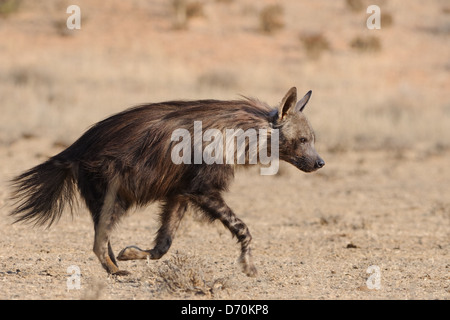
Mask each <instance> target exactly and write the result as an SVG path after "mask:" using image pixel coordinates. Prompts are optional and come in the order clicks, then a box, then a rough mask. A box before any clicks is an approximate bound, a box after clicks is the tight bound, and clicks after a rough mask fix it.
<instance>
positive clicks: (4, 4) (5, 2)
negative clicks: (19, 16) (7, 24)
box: [0, 0, 22, 17]
mask: <svg viewBox="0 0 450 320" xmlns="http://www.w3.org/2000/svg"><path fill="white" fill-rule="evenodd" d="M21 2H22V1H21V0H0V17H7V16H9V15H10V14H12V13H14V12H17V10H18V9H19V6H20V3H21Z"/></svg>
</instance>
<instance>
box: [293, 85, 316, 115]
mask: <svg viewBox="0 0 450 320" xmlns="http://www.w3.org/2000/svg"><path fill="white" fill-rule="evenodd" d="M311 93H312V91H311V90H309V91H308V92H307V93H306V94H305V96H304V97H303V98H302V100H300V101H299V102H297V104H296V105H295V111H299V112H302V111H303V109H304V108H305V106H306V104H307V103H308V101H309V98H311Z"/></svg>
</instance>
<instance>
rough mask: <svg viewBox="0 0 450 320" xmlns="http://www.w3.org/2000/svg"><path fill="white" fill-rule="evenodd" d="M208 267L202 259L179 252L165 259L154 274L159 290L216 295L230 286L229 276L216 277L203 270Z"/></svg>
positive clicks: (182, 293)
mask: <svg viewBox="0 0 450 320" xmlns="http://www.w3.org/2000/svg"><path fill="white" fill-rule="evenodd" d="M206 268H207V266H206V264H205V263H204V261H203V260H202V259H200V258H198V257H196V256H189V255H185V254H180V253H178V252H177V253H175V254H174V255H172V256H171V257H170V258H169V259H168V260H165V261H163V262H162V264H161V265H159V266H158V269H157V270H156V271H155V273H154V275H153V276H156V279H155V284H156V286H157V287H158V291H166V292H169V293H170V294H174V295H184V294H186V293H187V294H194V295H203V296H214V295H215V294H217V293H218V292H220V291H222V290H224V289H226V288H227V287H229V280H228V279H227V278H218V279H214V278H212V276H208V275H207V274H205V273H204V272H203V270H204V269H206Z"/></svg>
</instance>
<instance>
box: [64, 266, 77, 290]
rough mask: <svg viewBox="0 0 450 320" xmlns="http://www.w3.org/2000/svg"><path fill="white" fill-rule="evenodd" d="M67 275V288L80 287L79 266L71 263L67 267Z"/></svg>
mask: <svg viewBox="0 0 450 320" xmlns="http://www.w3.org/2000/svg"><path fill="white" fill-rule="evenodd" d="M67 274H68V275H69V276H68V277H67V281H66V286H67V290H73V289H77V290H79V289H81V269H80V267H79V266H76V265H71V266H69V267H67Z"/></svg>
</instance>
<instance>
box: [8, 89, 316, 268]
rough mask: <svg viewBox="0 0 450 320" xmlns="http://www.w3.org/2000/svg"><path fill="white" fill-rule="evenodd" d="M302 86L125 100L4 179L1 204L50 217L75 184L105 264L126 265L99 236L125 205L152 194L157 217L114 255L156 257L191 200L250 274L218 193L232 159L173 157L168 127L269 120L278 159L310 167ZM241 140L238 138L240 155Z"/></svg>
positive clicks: (238, 228) (261, 124) (42, 221)
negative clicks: (140, 242) (276, 91)
mask: <svg viewBox="0 0 450 320" xmlns="http://www.w3.org/2000/svg"><path fill="white" fill-rule="evenodd" d="M310 95H311V92H308V94H307V95H305V97H304V98H303V99H302V100H301V101H299V102H298V103H296V100H297V94H296V89H295V88H292V89H290V90H289V92H288V93H287V94H286V96H285V97H284V98H283V100H282V102H281V104H280V106H279V107H278V108H271V107H269V106H268V105H266V104H264V103H261V102H259V101H257V100H253V99H242V100H235V101H218V100H199V101H170V102H163V103H154V104H147V105H141V106H137V107H134V108H131V109H128V110H126V111H124V112H121V113H118V114H116V115H113V116H111V117H109V118H107V119H105V120H103V121H101V122H99V123H97V124H95V125H94V126H92V127H91V128H90V129H89V130H88V131H87V132H86V133H84V134H83V135H82V136H81V137H80V138H79V139H78V140H77V141H75V142H74V143H73V144H72V145H71V146H70V147H68V148H67V149H65V150H64V151H62V152H61V153H59V154H57V155H55V156H53V157H51V158H50V159H49V160H47V161H46V162H44V163H42V164H40V165H38V166H36V167H34V168H32V169H30V170H28V171H26V172H24V173H23V174H21V175H19V176H18V177H16V178H15V179H14V180H13V181H12V183H13V187H14V192H13V195H12V198H13V199H14V200H15V201H16V208H15V210H14V211H13V212H12V213H11V214H12V215H14V216H15V217H16V221H30V222H34V223H35V224H37V225H48V226H50V225H52V224H53V223H54V222H56V221H57V220H58V219H59V218H60V216H61V215H62V213H63V212H64V209H65V205H68V206H69V207H70V208H72V205H73V197H74V194H75V189H78V191H79V193H80V195H81V197H82V199H83V200H84V202H85V203H86V205H87V207H88V209H89V211H90V212H91V215H92V219H93V222H94V228H95V241H94V252H95V254H96V255H97V257H98V258H99V260H100V262H101V264H102V266H103V267H104V268H105V269H106V271H107V272H108V273H110V274H117V275H123V274H127V273H128V272H126V271H124V270H120V269H119V267H118V264H117V261H116V258H115V256H114V254H113V251H112V248H111V245H110V241H109V240H110V235H111V232H112V230H113V227H114V225H115V224H116V223H117V222H118V221H119V220H120V218H121V217H122V216H123V215H124V214H125V213H126V212H127V210H128V209H130V208H131V207H133V206H144V205H147V204H149V203H151V202H154V201H161V202H162V212H161V227H160V229H159V230H158V233H157V236H156V241H155V246H154V248H153V249H151V250H141V249H139V248H138V247H135V246H130V247H127V248H125V249H123V250H122V251H121V252H120V254H119V255H118V257H117V258H118V259H119V260H129V259H144V258H147V257H150V258H151V259H159V258H160V257H161V256H163V255H164V254H165V253H166V252H167V251H168V250H169V248H170V245H171V243H172V240H173V237H174V234H175V231H176V229H177V227H178V225H179V223H180V221H181V219H182V218H183V215H184V213H185V211H186V208H187V206H188V205H193V206H194V207H196V208H198V209H199V210H201V211H202V212H203V213H204V214H205V215H206V216H207V217H208V218H209V219H210V220H211V221H213V220H216V219H219V220H220V221H221V222H222V223H223V224H224V226H225V227H227V228H228V229H229V230H230V232H231V233H232V234H233V236H235V237H236V238H237V240H238V242H239V243H240V244H241V256H240V261H241V263H242V266H243V270H244V272H245V273H246V274H247V275H249V276H253V275H255V274H256V268H255V267H254V265H253V262H252V261H251V252H250V251H251V250H250V242H251V235H250V232H249V230H248V228H247V226H246V225H245V223H244V222H243V221H242V220H240V219H239V218H238V217H236V215H235V214H234V213H233V211H232V210H231V209H230V208H229V207H228V206H227V205H226V203H225V201H224V200H223V197H222V193H223V192H224V191H226V190H227V189H228V186H229V184H230V182H231V181H232V179H233V177H234V169H235V165H236V163H231V164H210V165H207V164H205V163H202V164H194V161H192V164H183V163H182V164H175V163H173V161H172V160H171V151H172V148H173V146H174V144H175V143H176V142H174V141H171V135H172V133H173V132H174V130H176V129H180V128H182V129H186V130H188V131H189V132H190V133H191V135H192V134H193V130H194V121H201V122H202V126H203V128H202V129H203V130H207V129H209V128H214V129H218V130H220V131H221V132H225V130H226V129H242V130H244V131H246V130H248V129H255V131H256V132H258V130H259V129H267V131H268V132H269V139H270V133H271V132H273V131H272V130H275V129H278V130H279V145H280V148H279V155H280V159H281V160H285V161H287V162H289V163H291V164H293V165H294V166H296V167H298V168H299V169H301V170H303V171H306V172H310V171H314V170H316V169H318V168H320V167H322V166H323V165H324V162H323V160H322V159H321V158H320V157H319V156H318V155H317V153H316V151H315V150H314V139H315V137H314V133H313V131H312V128H311V126H310V124H309V122H308V121H307V119H306V117H305V116H304V114H303V112H302V111H303V108H304V107H305V105H306V103H307V102H308V100H309V97H310ZM193 140H194V139H192V147H193V148H195V147H196V146H195V141H193ZM203 144H204V145H205V143H204V142H203ZM197 147H198V146H197ZM248 149H249V147H248V145H247V146H246V151H247V154H246V157H247V159H248V157H249V155H248ZM192 157H193V155H192ZM192 160H194V159H192ZM246 163H247V162H246Z"/></svg>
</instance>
